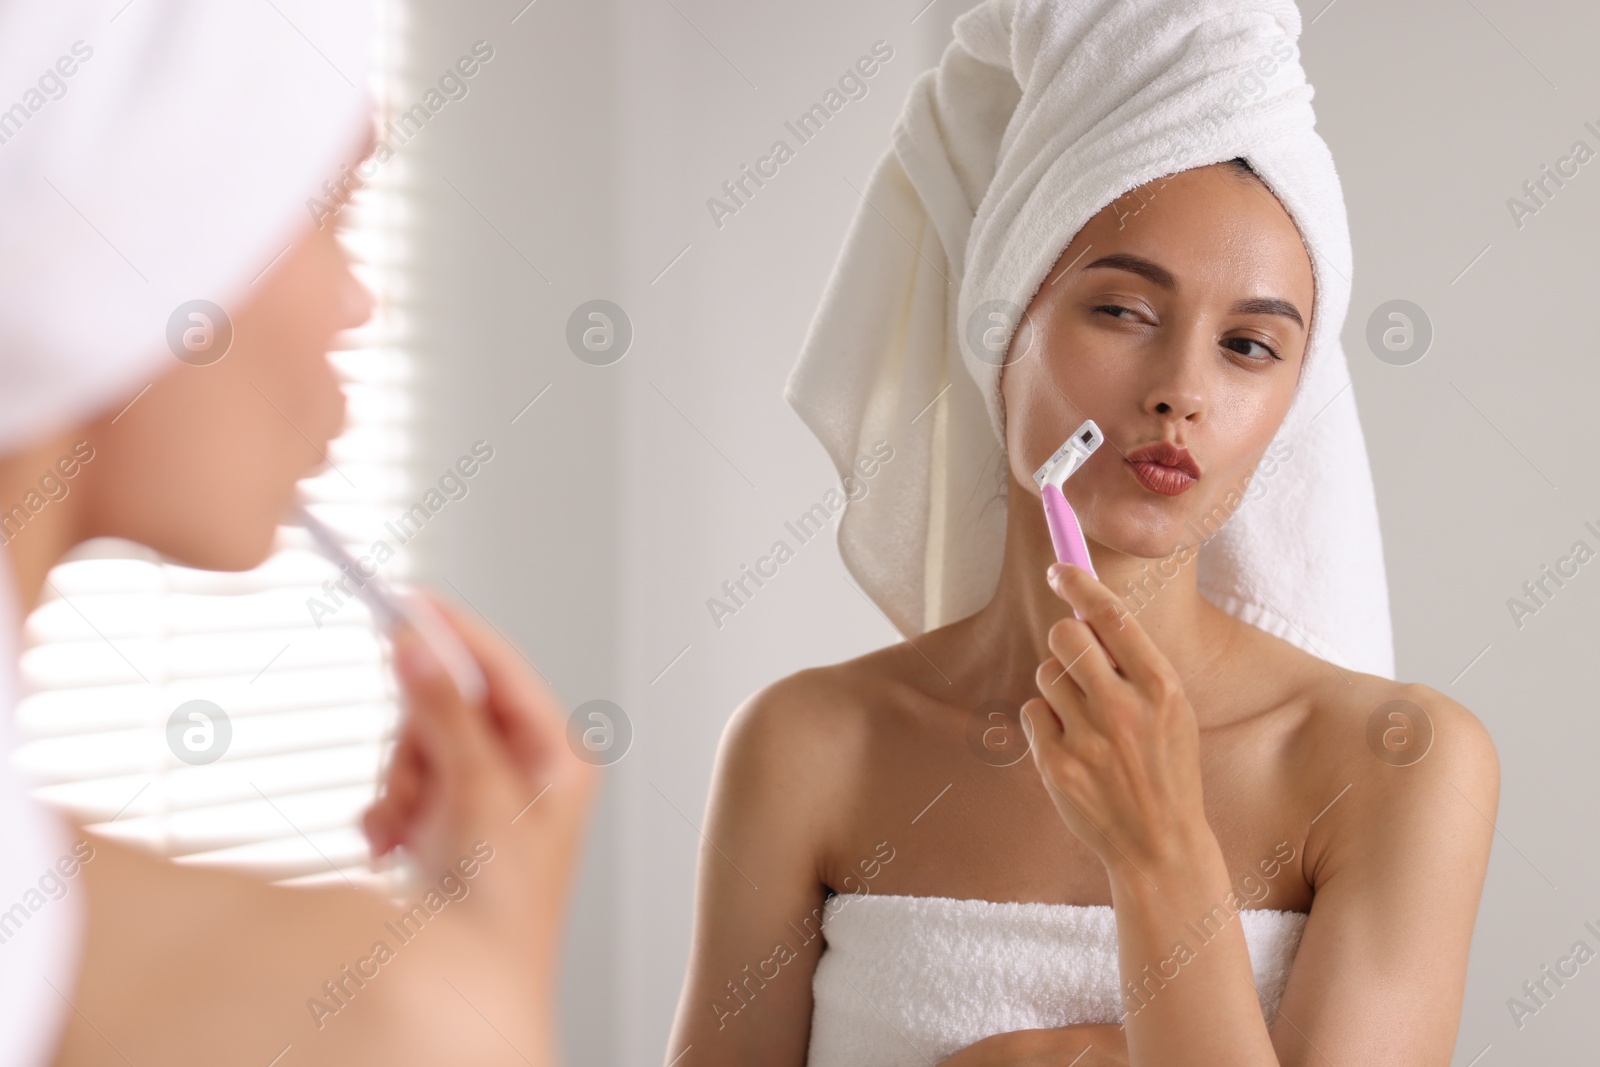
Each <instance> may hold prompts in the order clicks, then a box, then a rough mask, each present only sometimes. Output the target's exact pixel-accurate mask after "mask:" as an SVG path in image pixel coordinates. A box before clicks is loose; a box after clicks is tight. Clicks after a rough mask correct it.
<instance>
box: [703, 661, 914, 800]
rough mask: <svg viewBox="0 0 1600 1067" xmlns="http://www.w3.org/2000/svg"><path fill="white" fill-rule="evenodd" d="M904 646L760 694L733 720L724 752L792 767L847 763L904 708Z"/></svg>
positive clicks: (806, 672) (789, 679)
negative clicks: (879, 727) (876, 730)
mask: <svg viewBox="0 0 1600 1067" xmlns="http://www.w3.org/2000/svg"><path fill="white" fill-rule="evenodd" d="M897 647H898V646H889V647H887V648H881V649H877V650H874V651H872V652H868V653H866V654H864V655H861V656H857V657H855V658H853V659H848V660H844V661H841V662H839V663H830V664H826V665H823V666H817V667H807V668H804V669H802V670H798V671H796V672H794V673H793V674H790V675H787V676H785V677H783V678H779V679H778V680H777V681H774V682H772V683H770V684H768V685H766V686H763V687H762V688H760V689H758V690H756V691H755V692H754V693H752V694H751V695H750V696H749V697H748V698H746V699H745V701H744V702H743V703H742V704H740V705H739V707H738V708H737V709H736V710H735V711H734V713H733V716H732V718H730V719H729V721H728V724H727V727H726V728H725V729H724V731H723V741H722V744H723V746H724V748H726V749H729V750H731V751H732V752H733V753H734V754H735V755H736V756H737V757H739V758H742V759H746V760H760V761H762V762H770V763H773V764H785V765H788V766H789V767H794V766H795V765H797V764H806V765H810V766H815V765H816V764H817V763H818V761H819V760H822V761H825V762H826V763H829V764H834V765H838V764H840V763H841V762H842V761H846V760H848V758H849V756H850V753H851V752H852V751H853V750H857V749H861V748H864V747H866V746H867V745H868V744H869V742H870V739H871V735H872V732H873V730H874V727H875V726H876V725H877V724H878V723H880V722H881V721H882V719H883V716H884V715H885V713H886V712H888V711H889V710H890V709H891V708H892V707H893V706H896V705H898V704H901V703H903V702H904V698H905V693H904V691H903V688H904V687H903V685H902V683H901V682H900V681H899V680H898V676H899V671H898V666H899V664H898V661H899V658H900V656H899V653H898V651H897ZM774 769H776V768H774Z"/></svg>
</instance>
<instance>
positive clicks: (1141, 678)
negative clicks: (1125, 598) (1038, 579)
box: [1049, 563, 1167, 684]
mask: <svg viewBox="0 0 1600 1067" xmlns="http://www.w3.org/2000/svg"><path fill="white" fill-rule="evenodd" d="M1049 575H1050V588H1051V589H1053V590H1054V591H1055V593H1056V595H1057V596H1059V597H1061V599H1063V600H1065V601H1067V603H1069V604H1071V605H1072V607H1073V608H1074V609H1075V610H1076V611H1077V612H1078V613H1079V614H1080V615H1082V616H1083V619H1082V621H1079V620H1076V619H1072V620H1064V621H1068V622H1072V623H1074V624H1075V625H1077V626H1087V627H1088V628H1089V629H1091V630H1092V631H1093V632H1094V636H1095V637H1097V638H1098V639H1099V642H1100V645H1101V646H1103V647H1102V648H1101V650H1100V654H1101V657H1102V658H1105V657H1108V656H1109V659H1110V663H1109V666H1110V668H1111V670H1112V671H1113V672H1120V673H1121V674H1122V676H1123V677H1125V678H1126V679H1127V680H1129V681H1131V682H1134V683H1136V684H1142V683H1144V682H1147V681H1150V680H1152V679H1153V678H1155V677H1156V676H1157V675H1159V674H1160V673H1161V671H1162V669H1163V667H1164V666H1165V665H1166V664H1167V659H1166V656H1164V655H1163V654H1162V652H1161V650H1160V649H1159V648H1157V647H1156V644H1155V642H1154V641H1153V640H1151V638H1150V635H1149V634H1148V633H1147V632H1146V631H1145V628H1144V627H1143V626H1141V625H1139V620H1137V619H1135V618H1134V617H1133V613H1132V612H1130V611H1129V610H1128V609H1127V607H1126V606H1125V605H1124V604H1123V603H1122V600H1121V599H1120V598H1119V597H1118V596H1117V595H1116V594H1115V593H1113V592H1112V591H1111V590H1110V589H1107V588H1106V586H1105V584H1104V583H1102V582H1100V581H1099V580H1097V579H1096V578H1095V577H1094V576H1093V575H1092V574H1090V573H1089V572H1088V571H1085V570H1083V569H1082V568H1081V567H1074V566H1072V565H1071V564H1063V563H1056V564H1052V565H1051V566H1050V570H1049ZM1052 651H1056V650H1055V649H1054V648H1053V647H1052ZM1077 651H1081V649H1076V650H1074V652H1073V655H1076V653H1077ZM1056 654H1057V655H1060V654H1061V653H1060V652H1059V651H1057V652H1056ZM1067 658H1068V659H1069V660H1070V658H1071V656H1069V657H1067ZM1086 658H1087V657H1086ZM1074 677H1077V674H1076V673H1074Z"/></svg>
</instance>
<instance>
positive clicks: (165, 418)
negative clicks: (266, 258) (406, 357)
mask: <svg viewBox="0 0 1600 1067" xmlns="http://www.w3.org/2000/svg"><path fill="white" fill-rule="evenodd" d="M228 310H229V312H230V314H231V316H232V322H233V343H232V345H231V347H229V348H228V350H227V353H226V355H224V356H223V357H222V358H221V359H220V360H218V361H217V362H215V363H212V364H210V365H209V366H190V365H188V364H186V363H182V362H180V361H179V360H178V359H176V358H174V359H173V360H172V367H171V369H170V370H168V371H166V372H165V373H164V374H163V375H162V376H161V377H159V378H157V379H156V380H155V382H154V383H153V384H152V385H151V387H150V389H149V391H148V392H146V393H145V394H144V395H143V396H140V397H139V398H138V399H137V401H135V402H134V403H133V404H132V406H131V407H128V408H127V410H126V411H125V412H123V413H122V414H121V415H120V416H119V415H118V411H119V410H120V409H121V408H122V406H123V405H122V404H117V405H115V406H114V407H113V408H111V409H110V410H109V411H107V412H106V413H105V414H104V415H102V416H101V417H99V418H98V419H96V420H95V421H94V422H93V423H91V424H90V425H89V426H87V427H86V428H85V429H84V436H85V437H87V438H88V440H89V441H90V443H91V444H92V445H93V446H94V450H95V458H94V462H93V463H90V464H88V465H87V466H85V467H84V468H83V476H84V477H86V478H88V479H90V481H91V482H92V488H89V487H88V486H85V488H89V491H88V492H85V493H84V494H83V500H84V504H83V507H84V509H85V513H84V516H83V518H84V529H83V531H82V532H83V534H84V535H85V536H88V537H93V536H113V537H124V538H128V539H130V540H133V541H137V542H140V543H141V544H145V545H148V546H149V547H151V548H153V549H155V550H156V551H158V552H161V553H162V554H164V555H166V556H168V557H169V558H171V559H174V560H176V561H177V562H180V563H185V564H188V565H189V566H193V567H204V568H208V569H211V570H244V569H248V568H250V567H253V566H255V565H257V564H259V563H260V562H261V561H262V560H264V559H265V558H266V557H267V555H268V554H269V553H270V551H271V548H272V540H273V535H274V532H275V530H276V528H277V524H278V523H279V521H281V520H282V519H283V518H284V515H285V511H286V509H287V508H288V507H289V505H290V503H291V501H292V500H293V496H294V485H295V482H296V481H298V480H299V479H300V478H302V477H304V476H305V475H307V474H309V473H311V472H312V471H314V470H315V469H317V468H318V467H320V466H322V464H323V461H324V456H325V455H326V454H327V447H328V442H329V440H331V439H332V438H333V437H334V436H335V435H337V434H338V432H339V430H340V428H341V427H342V426H343V424H344V394H343V392H342V391H341V390H340V388H339V383H338V379H337V378H336V377H335V374H334V371H333V368H332V367H331V366H330V365H329V363H328V359H327V352H328V349H329V347H330V346H331V343H332V341H333V337H334V335H335V334H336V333H338V332H339V331H340V330H344V329H348V328H350V327H352V326H358V325H360V324H361V323H363V322H365V321H366V320H367V318H368V317H369V316H370V314H371V311H372V298H371V296H370V294H369V293H368V292H367V290H366V288H365V287H364V286H363V285H362V284H361V283H360V282H359V281H358V280H357V279H356V278H355V276H354V275H353V274H352V273H351V271H350V264H349V261H348V259H347V257H346V255H345V253H344V250H343V246H341V245H340V244H339V242H338V240H337V238H336V236H335V232H334V228H333V226H331V225H330V226H327V227H325V228H322V229H312V228H310V227H309V226H308V227H307V230H306V232H305V233H304V234H303V235H302V236H301V238H300V240H299V241H297V242H296V243H295V244H294V245H293V247H292V248H291V249H290V250H289V251H288V252H287V253H286V254H285V255H284V256H283V258H281V259H280V260H278V262H277V264H276V265H275V266H273V267H272V268H271V269H270V270H269V271H268V272H267V273H266V274H265V275H264V276H262V277H261V278H259V279H258V280H257V281H255V282H254V283H253V284H252V285H251V287H250V291H249V293H248V294H247V296H246V299H245V301H244V302H243V303H242V304H240V305H239V306H238V307H237V308H236V309H235V308H229V309H228ZM128 399H132V398H131V397H130V398H128ZM113 420H115V421H113Z"/></svg>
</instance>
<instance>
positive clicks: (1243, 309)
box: [1083, 252, 1306, 330]
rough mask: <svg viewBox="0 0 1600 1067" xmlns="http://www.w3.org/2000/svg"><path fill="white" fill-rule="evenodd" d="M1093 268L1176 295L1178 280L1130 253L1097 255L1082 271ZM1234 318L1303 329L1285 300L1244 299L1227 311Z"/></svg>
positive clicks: (1273, 297)
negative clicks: (1285, 322) (1278, 320)
mask: <svg viewBox="0 0 1600 1067" xmlns="http://www.w3.org/2000/svg"><path fill="white" fill-rule="evenodd" d="M1095 267H1109V268H1111V269H1113V270H1125V271H1130V272H1131V273H1134V274H1137V275H1139V276H1140V277H1141V278H1145V279H1147V280H1149V282H1150V283H1151V284H1152V285H1157V286H1160V287H1161V288H1162V289H1165V290H1167V291H1168V292H1176V291H1177V288H1178V279H1177V278H1176V277H1174V276H1173V274H1172V272H1171V271H1170V270H1168V269H1167V268H1165V267H1163V266H1162V265H1161V264H1159V263H1154V262H1151V261H1150V260H1148V259H1145V258H1144V257H1143V256H1136V255H1134V254H1133V253H1131V252H1113V253H1111V254H1110V255H1108V256H1101V257H1100V258H1099V259H1097V260H1095V261H1094V262H1092V263H1086V264H1084V267H1083V269H1084V270H1093V269H1094V268H1095ZM1228 310H1229V311H1231V312H1232V313H1233V314H1235V315H1282V316H1283V317H1284V318H1287V319H1292V320H1293V321H1294V323H1295V325H1297V326H1299V327H1300V328H1301V329H1302V330H1303V329H1305V328H1306V324H1305V320H1304V319H1303V318H1301V317H1300V309H1299V308H1297V307H1295V306H1294V305H1293V304H1291V303H1289V301H1287V300H1280V299H1278V298H1277V297H1275V296H1258V297H1252V298H1250V299H1248V300H1239V301H1236V302H1235V303H1234V305H1233V307H1231V308H1229V309H1228Z"/></svg>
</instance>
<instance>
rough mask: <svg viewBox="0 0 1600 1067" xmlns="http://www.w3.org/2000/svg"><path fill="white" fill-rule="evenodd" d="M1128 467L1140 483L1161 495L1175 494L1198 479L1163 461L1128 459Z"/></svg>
mask: <svg viewBox="0 0 1600 1067" xmlns="http://www.w3.org/2000/svg"><path fill="white" fill-rule="evenodd" d="M1128 467H1129V469H1130V470H1132V471H1133V476H1134V477H1135V478H1137V479H1139V484H1140V485H1142V486H1144V487H1145V488H1146V489H1148V490H1150V491H1151V492H1152V493H1160V494H1161V495H1162V496H1177V495H1178V494H1179V493H1181V492H1183V491H1184V490H1185V489H1187V488H1189V487H1190V486H1191V485H1193V484H1194V483H1195V482H1196V481H1198V480H1199V479H1197V478H1194V477H1192V476H1191V475H1190V474H1189V473H1188V472H1187V471H1182V470H1179V469H1178V468H1177V467H1169V466H1167V465H1166V464H1164V463H1152V462H1150V461H1149V460H1140V461H1138V462H1134V461H1133V460H1129V461H1128Z"/></svg>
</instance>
